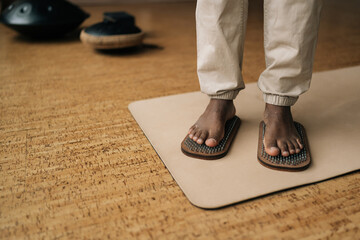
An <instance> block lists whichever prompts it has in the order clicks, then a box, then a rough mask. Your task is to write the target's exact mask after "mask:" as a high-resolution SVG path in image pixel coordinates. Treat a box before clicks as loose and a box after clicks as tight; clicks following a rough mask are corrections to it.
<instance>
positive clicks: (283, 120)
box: [264, 104, 303, 157]
mask: <svg viewBox="0 0 360 240" xmlns="http://www.w3.org/2000/svg"><path fill="white" fill-rule="evenodd" d="M264 122H265V125H266V129H265V135H264V146H265V152H266V153H267V154H269V155H271V156H277V155H279V154H280V153H281V155H282V156H284V157H287V156H289V155H291V154H295V153H299V152H300V151H301V149H303V144H302V142H301V139H300V136H299V133H298V132H297V130H296V128H295V125H294V121H293V118H292V115H291V110H290V107H287V106H276V105H271V104H266V106H265V111H264Z"/></svg>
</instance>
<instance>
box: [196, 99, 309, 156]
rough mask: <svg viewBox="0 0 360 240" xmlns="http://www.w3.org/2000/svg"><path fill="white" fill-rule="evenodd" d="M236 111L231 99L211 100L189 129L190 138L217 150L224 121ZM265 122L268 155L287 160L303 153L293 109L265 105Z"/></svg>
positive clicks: (222, 135)
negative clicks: (292, 155) (286, 158)
mask: <svg viewBox="0 0 360 240" xmlns="http://www.w3.org/2000/svg"><path fill="white" fill-rule="evenodd" d="M235 112H236V110H235V106H234V103H233V101H232V100H223V99H211V100H210V102H209V104H208V106H207V107H206V109H205V111H204V113H203V114H202V115H201V116H200V117H199V119H198V120H197V122H196V123H195V124H194V125H193V126H192V127H191V128H190V129H189V137H190V138H191V139H192V140H194V141H196V142H197V143H198V144H202V143H205V144H206V145H207V146H209V147H215V146H216V145H218V144H219V142H220V141H221V139H222V138H223V137H224V130H225V122H226V121H227V120H229V119H231V118H232V117H233V116H234V115H235ZM264 122H265V124H266V130H265V136H264V146H265V151H266V152H267V153H268V154H269V155H271V156H277V155H279V154H281V155H282V156H284V157H286V156H289V155H291V154H295V153H299V152H300V151H301V149H302V148H303V144H302V143H301V140H300V137H299V134H298V132H297V131H296V128H295V126H294V121H293V118H292V114H291V108H290V107H288V106H276V105H271V104H266V105H265V111H264Z"/></svg>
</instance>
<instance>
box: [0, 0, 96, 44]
mask: <svg viewBox="0 0 360 240" xmlns="http://www.w3.org/2000/svg"><path fill="white" fill-rule="evenodd" d="M89 16H90V15H89V14H87V13H86V12H84V11H83V10H81V9H80V8H79V7H78V6H76V5H74V4H72V3H70V2H68V1H65V0H18V1H15V2H14V3H12V4H11V5H9V6H8V7H7V8H6V9H4V11H3V13H2V14H1V16H0V20H1V22H2V23H4V24H5V25H6V26H8V27H9V28H12V29H14V30H16V31H18V32H19V33H21V34H24V35H27V36H30V37H45V38H47V37H59V36H62V35H64V34H66V33H68V32H70V31H72V30H74V29H76V28H77V27H78V26H79V25H80V24H81V23H82V22H83V21H84V20H85V19H86V18H88V17H89Z"/></svg>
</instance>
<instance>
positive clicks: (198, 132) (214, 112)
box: [189, 99, 235, 147]
mask: <svg viewBox="0 0 360 240" xmlns="http://www.w3.org/2000/svg"><path fill="white" fill-rule="evenodd" d="M234 116H235V106H234V103H233V101H232V100H223V99H211V100H210V102H209V105H208V106H207V107H206V109H205V112H204V113H203V114H202V115H201V116H200V118H199V119H198V120H197V122H196V123H195V124H194V125H193V126H192V127H191V128H190V129H189V137H190V138H191V139H192V140H193V141H195V142H197V143H198V144H203V143H204V142H205V144H206V145H207V146H209V147H215V146H216V145H218V144H219V142H220V141H221V139H222V138H223V137H224V133H225V123H226V121H227V120H229V119H231V118H232V117H234Z"/></svg>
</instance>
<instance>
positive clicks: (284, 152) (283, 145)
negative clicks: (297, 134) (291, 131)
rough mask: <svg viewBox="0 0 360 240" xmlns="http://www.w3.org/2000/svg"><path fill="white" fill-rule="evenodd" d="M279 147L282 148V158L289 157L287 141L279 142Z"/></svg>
mask: <svg viewBox="0 0 360 240" xmlns="http://www.w3.org/2000/svg"><path fill="white" fill-rule="evenodd" d="M278 146H279V148H280V151H281V155H282V156H284V157H287V156H289V149H288V146H287V143H286V142H285V141H278Z"/></svg>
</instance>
